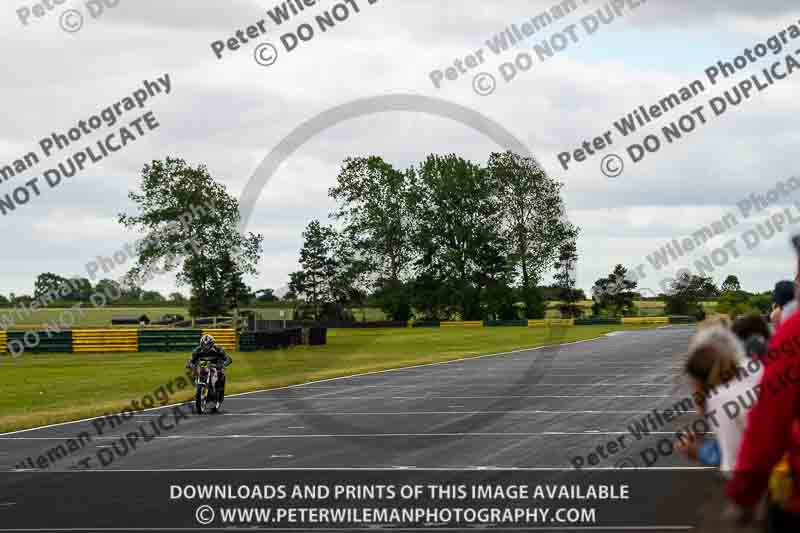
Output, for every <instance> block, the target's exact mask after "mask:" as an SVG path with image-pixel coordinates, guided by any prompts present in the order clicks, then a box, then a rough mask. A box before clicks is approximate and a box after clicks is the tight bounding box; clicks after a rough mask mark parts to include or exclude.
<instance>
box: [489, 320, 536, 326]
mask: <svg viewBox="0 0 800 533" xmlns="http://www.w3.org/2000/svg"><path fill="white" fill-rule="evenodd" d="M483 326H484V327H486V328H496V327H519V328H527V327H528V321H527V320H484V321H483Z"/></svg>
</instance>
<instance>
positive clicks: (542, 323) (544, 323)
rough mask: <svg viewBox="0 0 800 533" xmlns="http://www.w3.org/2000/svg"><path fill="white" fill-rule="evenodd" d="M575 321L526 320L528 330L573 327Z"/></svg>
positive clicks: (563, 319) (561, 319) (557, 319)
mask: <svg viewBox="0 0 800 533" xmlns="http://www.w3.org/2000/svg"><path fill="white" fill-rule="evenodd" d="M574 325H575V320H574V319H572V318H545V319H541V320H528V327H529V328H549V327H553V326H560V327H566V326H574Z"/></svg>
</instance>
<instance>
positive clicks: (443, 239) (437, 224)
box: [410, 155, 503, 320]
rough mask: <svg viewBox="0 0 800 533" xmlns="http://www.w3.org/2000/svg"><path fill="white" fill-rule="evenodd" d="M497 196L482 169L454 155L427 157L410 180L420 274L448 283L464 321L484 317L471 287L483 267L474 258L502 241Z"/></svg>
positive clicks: (474, 285)
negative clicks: (487, 247) (411, 181)
mask: <svg viewBox="0 0 800 533" xmlns="http://www.w3.org/2000/svg"><path fill="white" fill-rule="evenodd" d="M495 192H496V187H495V185H494V184H493V182H492V180H491V176H490V175H489V174H488V173H487V172H486V171H485V169H483V168H481V167H480V166H478V165H475V164H473V163H471V162H469V161H467V160H465V159H463V158H461V157H458V156H456V155H447V156H437V155H431V156H429V157H428V158H427V159H426V161H425V162H424V163H422V164H421V165H419V168H418V169H417V171H416V179H414V181H413V187H412V191H411V194H410V196H411V198H412V205H413V206H414V216H415V227H414V234H413V237H412V238H413V245H414V246H415V248H416V249H417V250H418V251H419V255H418V258H417V269H418V272H419V273H421V274H426V275H427V277H428V278H429V279H434V278H439V279H441V280H442V282H443V283H445V284H446V286H447V288H448V290H449V292H450V294H451V298H452V300H451V301H452V302H453V304H455V307H456V308H457V309H458V313H459V314H460V315H461V317H462V318H463V319H465V320H473V319H480V318H482V316H483V314H484V313H483V310H482V309H481V304H480V288H479V287H478V286H477V285H476V283H475V279H476V277H477V276H479V275H480V268H481V266H480V262H479V261H478V259H477V258H478V257H479V256H480V255H481V251H482V248H483V247H485V246H487V245H488V244H490V243H498V242H500V241H502V239H503V236H502V234H501V233H500V231H499V228H500V220H501V213H502V210H501V208H500V205H499V200H498V198H497V195H496V194H495Z"/></svg>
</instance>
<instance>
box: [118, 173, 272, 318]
mask: <svg viewBox="0 0 800 533" xmlns="http://www.w3.org/2000/svg"><path fill="white" fill-rule="evenodd" d="M128 198H130V200H131V201H132V202H133V203H134V205H135V206H136V212H135V213H133V214H125V213H121V214H120V215H119V221H120V223H121V224H122V225H123V226H125V227H126V228H129V229H134V230H137V231H140V232H142V233H145V238H144V239H143V240H142V241H141V243H140V245H139V246H138V249H137V250H136V252H137V261H136V264H135V265H134V267H133V268H132V269H131V270H130V272H129V273H128V278H129V279H130V280H131V281H132V282H136V281H143V280H146V279H148V277H149V276H151V275H152V274H151V273H152V272H154V271H166V272H171V271H176V272H177V280H178V282H179V283H181V284H187V285H189V286H190V287H191V290H192V293H191V300H190V313H191V314H192V315H193V316H198V315H217V314H220V313H222V312H224V311H226V310H227V302H226V299H225V293H226V283H227V282H228V281H229V280H230V279H231V276H232V275H254V274H256V266H257V264H258V260H259V257H260V254H261V249H262V241H263V237H262V236H261V235H256V234H253V233H248V234H247V235H243V234H241V233H240V232H239V230H238V225H239V222H240V219H241V215H240V213H239V203H238V201H237V200H236V198H235V197H233V196H232V195H230V194H228V192H227V191H226V190H225V186H224V185H222V184H221V183H218V182H217V181H215V180H214V179H213V178H212V177H211V174H210V173H209V171H208V169H207V168H206V167H205V166H203V165H200V166H197V167H192V166H190V165H188V164H187V163H186V162H185V161H184V160H182V159H174V158H167V159H165V160H164V161H153V162H152V163H151V164H149V165H146V166H145V167H144V169H143V171H142V176H141V180H140V184H139V191H131V192H130V193H129V194H128ZM226 258H227V259H229V260H226ZM230 265H235V267H236V269H237V270H236V272H231V271H229V269H230V268H231V267H230ZM226 269H228V270H226Z"/></svg>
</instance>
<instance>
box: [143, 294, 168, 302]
mask: <svg viewBox="0 0 800 533" xmlns="http://www.w3.org/2000/svg"><path fill="white" fill-rule="evenodd" d="M141 301H142V302H146V303H164V302H166V301H167V299H166V298H164V296H163V295H162V294H161V293H160V292H158V291H144V292H142V298H141Z"/></svg>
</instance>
